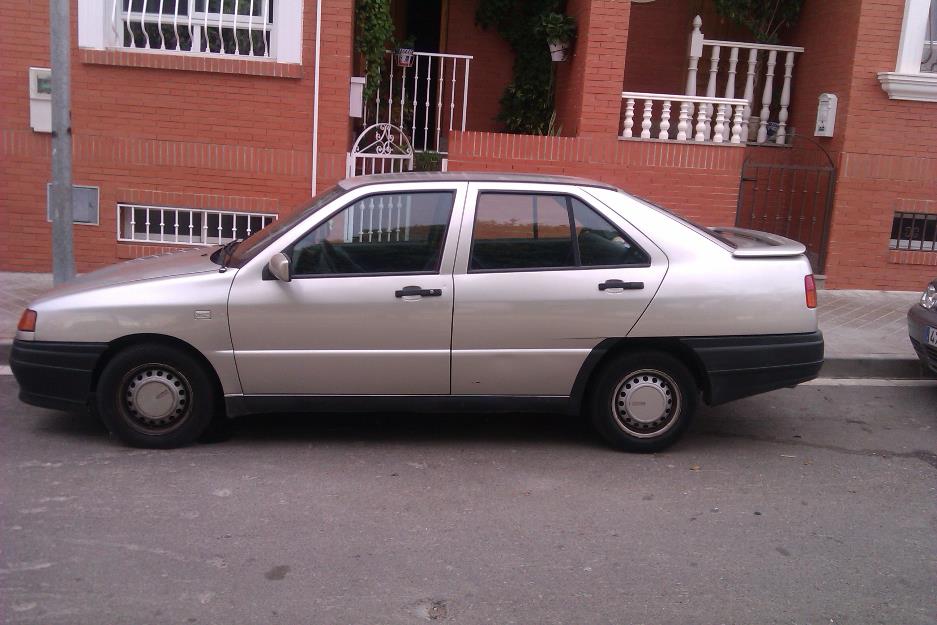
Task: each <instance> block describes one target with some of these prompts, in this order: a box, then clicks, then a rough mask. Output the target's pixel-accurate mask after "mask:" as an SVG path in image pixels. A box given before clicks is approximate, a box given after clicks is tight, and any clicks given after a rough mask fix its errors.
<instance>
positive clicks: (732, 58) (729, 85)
mask: <svg viewBox="0 0 937 625" xmlns="http://www.w3.org/2000/svg"><path fill="white" fill-rule="evenodd" d="M738 64H739V49H738V48H732V49H731V50H730V51H729V74H728V77H727V78H726V93H725V95H724V96H723V97H725V98H727V99H729V100H732V99H734V98H735V67H736V65H738Z"/></svg>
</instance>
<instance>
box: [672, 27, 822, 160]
mask: <svg viewBox="0 0 937 625" xmlns="http://www.w3.org/2000/svg"><path fill="white" fill-rule="evenodd" d="M702 25H703V21H702V19H701V18H700V16H698V15H697V16H696V17H695V18H694V19H693V28H692V30H691V31H690V45H689V55H688V56H689V63H688V65H687V79H686V95H688V96H696V83H697V80H696V79H697V73H698V71H699V61H700V59H701V58H702V57H703V55H704V53H705V48H706V47H707V46H708V47H709V48H710V57H709V59H710V65H709V81H708V82H707V85H706V97H707V98H711V97H713V96H714V95H715V94H716V88H717V85H718V84H719V83H720V81H721V79H722V76H724V77H725V78H724V79H725V97H726V98H728V99H732V98H734V96H735V92H736V80H737V71H736V70H737V66H738V62H739V55H740V51H742V50H748V59H747V63H748V68H747V72H746V73H745V88H744V91H743V95H742V98H743V99H744V100H745V101H746V103H747V104H746V106H745V108H744V110H743V111H742V112H741V131H740V132H741V136H742V137H743V138H744V140H745V141H747V140H748V138H749V123H750V121H751V118H752V111H753V110H754V106H755V89H757V88H758V87H761V94H762V95H761V107H760V118H759V119H758V132H757V138H756V141H757V142H758V143H766V142H767V141H768V139H769V137H768V135H769V129H770V128H774V127H776V128H777V132H776V133H775V135H774V137H773V141H774V142H775V143H777V144H779V145H783V144H784V143H785V140H786V137H787V134H788V131H789V129H788V128H787V120H788V117H789V111H788V108H789V106H790V100H791V77H792V75H793V70H794V60H795V55H797V54H800V53H802V52H803V51H804V49H803V48H801V47H796V46H776V45H769V44H761V43H745V42H740V41H722V40H718V39H706V38H705V36H704V35H703V32H702ZM724 48H727V49H728V50H729V59H728V62H727V63H722V62H721V53H722V50H723V49H724ZM779 54H782V55H783V58H784V83H783V85H782V88H781V95H780V99H779V101H778V103H777V105H776V106H775V104H774V102H773V101H772V100H773V98H774V74H775V67H776V65H777V61H778V55H779ZM759 60H762V61H763V62H764V63H763V70H764V71H763V73H761V74H760V75H759ZM723 67H725V72H724V74H721V73H720V70H721V69H722V68H723ZM692 106H693V105H692V104H690V108H689V111H688V113H689V117H690V118H692V116H693V110H692ZM704 106H706V107H707V111H706V119H705V120H704V122H703V129H702V132H703V135H704V137H705V138H707V139H708V138H709V137H711V136H712V138H713V141H715V136H713V134H712V133H713V130H714V128H713V126H712V124H713V122H714V121H716V120H715V115H716V113H714V110H713V108H712V106H711V105H709V104H704ZM726 119H729V117H726ZM732 119H733V125H734V117H733V118H732ZM697 134H699V131H697Z"/></svg>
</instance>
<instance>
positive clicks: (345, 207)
mask: <svg viewBox="0 0 937 625" xmlns="http://www.w3.org/2000/svg"><path fill="white" fill-rule="evenodd" d="M428 193H436V194H439V193H448V194H449V195H451V196H452V203H451V204H450V205H449V219H448V221H447V222H446V228H445V230H443V232H442V235H441V236H440V237H439V241H440V247H439V257H438V258H437V259H436V269H435V270H432V269H431V270H423V271H383V272H369V273H296V274H294V273H293V270H292V267H290V279H291V280H292V279H296V280H308V279H321V278H378V277H383V276H438V275H440V274H441V273H442V261H443V257H444V256H445V255H446V241H447V239H448V238H449V229H450V228H452V217H453V214H454V213H455V204H456V199H457V197H458V190H457V189H454V188H445V189H425V190H405V189H404V190H400V191H375V192H374V193H366V194H364V195H360V196H358V197H356V198H355V199H353V200H351V201H350V202H349V203H347V204H344V205H342V206H341V207H340V208H338V209H336V210H335V211H333V212H332V213H330V214H329V215H328V216H327V217H324V218H323V219H322V220H321V221H319V222H318V223H317V224H316V225H315V226H312V227H311V228H310V229H309V230H306V231H305V232H303V233H302V234H301V235H299V236H298V237H297V238H296V239H295V240H294V241H293V242H292V243H290V244H289V245H288V246H286V247H285V248H283V249H282V250H280V253H282V254H286V256H287V257H288V258H290V259H292V257H293V256H292V252H293V248H295V247H296V245H298V244H299V243H300V242H301V241H302V240H303V239H305V238H306V237H307V236H308V235H309V234H311V233H312V232H313V231H314V230H317V229H319V228H321V227H322V226H323V225H325V224H326V223H327V222H328V221H329V220H330V219H333V218H334V217H335V216H336V215H338V214H339V213H341V212H343V211H345V210H348V209H349V208H351V207H352V206H354V205H355V204H357V203H358V202H362V201H364V200H366V199H368V198H370V197H375V196H378V195H403V194H411V195H417V194H428ZM336 199H338V198H336ZM290 265H292V262H290Z"/></svg>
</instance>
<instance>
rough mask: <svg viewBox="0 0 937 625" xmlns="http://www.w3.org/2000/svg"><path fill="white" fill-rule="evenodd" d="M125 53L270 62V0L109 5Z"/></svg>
mask: <svg viewBox="0 0 937 625" xmlns="http://www.w3.org/2000/svg"><path fill="white" fill-rule="evenodd" d="M110 2H111V3H112V5H111V27H112V28H113V30H114V33H115V34H116V35H117V37H118V39H119V40H120V42H121V45H122V46H123V47H125V48H135V49H143V50H168V51H175V52H195V53H203V54H219V55H241V56H251V57H261V58H269V57H270V56H271V55H270V48H271V41H270V38H271V34H272V31H273V28H272V27H273V18H274V8H275V2H274V0H110Z"/></svg>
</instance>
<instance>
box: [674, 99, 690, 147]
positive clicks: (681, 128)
mask: <svg viewBox="0 0 937 625" xmlns="http://www.w3.org/2000/svg"><path fill="white" fill-rule="evenodd" d="M689 119H690V103H689V102H681V103H680V121H679V122H678V123H677V141H686V131H687V128H688V127H689Z"/></svg>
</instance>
